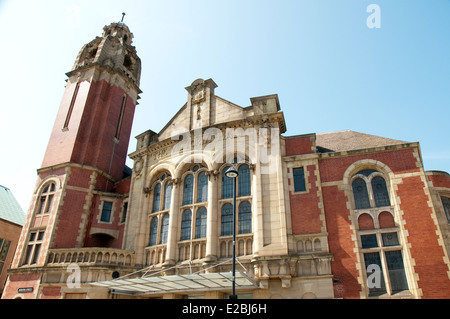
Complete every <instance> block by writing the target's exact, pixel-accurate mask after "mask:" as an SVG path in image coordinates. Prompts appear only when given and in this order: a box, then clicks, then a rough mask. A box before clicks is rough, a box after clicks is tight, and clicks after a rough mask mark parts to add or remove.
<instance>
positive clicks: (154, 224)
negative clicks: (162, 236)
mask: <svg viewBox="0 0 450 319" xmlns="http://www.w3.org/2000/svg"><path fill="white" fill-rule="evenodd" d="M157 235H158V217H153V219H152V221H151V223H150V240H149V245H150V246H154V245H156V238H157Z"/></svg>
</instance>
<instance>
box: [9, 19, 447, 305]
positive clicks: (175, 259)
mask: <svg viewBox="0 0 450 319" xmlns="http://www.w3.org/2000/svg"><path fill="white" fill-rule="evenodd" d="M131 39H132V34H131V33H130V32H129V30H128V27H126V26H125V25H124V24H120V23H119V24H112V25H110V26H108V27H105V32H104V34H103V37H101V38H96V39H95V40H93V41H92V42H90V43H89V44H87V45H86V46H84V47H83V48H82V50H81V51H80V54H79V55H78V57H77V60H76V62H75V64H74V69H73V70H72V71H71V72H69V73H68V76H69V80H68V85H67V87H66V91H65V93H64V96H63V101H62V103H61V107H60V110H59V113H58V116H57V120H56V122H55V128H54V130H53V133H52V137H51V138H50V141H49V146H48V149H47V152H46V154H45V158H44V161H43V165H42V167H41V168H40V169H39V170H38V174H39V176H38V181H37V184H36V185H37V186H36V190H35V193H34V195H33V198H32V200H31V205H30V209H29V212H28V216H27V220H26V222H25V225H24V230H23V232H22V235H21V238H20V240H19V245H18V250H17V254H16V256H15V259H14V262H13V265H12V269H11V270H10V271H9V279H8V282H7V285H6V288H5V293H4V295H3V298H111V296H112V295H113V296H114V297H115V298H130V297H132V298H166V299H173V298H185V297H187V298H190V297H198V296H203V297H204V298H224V297H226V296H228V294H229V293H230V289H229V288H224V287H223V286H220V285H214V284H213V283H212V282H209V283H208V284H210V286H208V284H205V286H204V289H200V288H196V289H189V288H185V289H180V288H179V287H178V288H174V287H173V286H172V288H171V286H170V283H169V281H170V280H175V279H179V278H187V277H188V276H189V275H191V274H196V273H202V274H203V273H205V274H214V273H217V274H227V273H229V272H230V270H231V267H232V258H231V256H232V247H233V237H232V230H233V224H232V223H231V221H232V215H233V214H232V211H233V209H235V210H236V226H235V227H236V228H235V231H236V233H237V235H236V255H237V269H238V270H239V271H240V272H242V273H244V274H245V276H247V277H248V278H249V282H251V285H250V286H246V287H245V288H243V289H239V290H238V291H237V293H238V295H241V296H243V297H247V298H248V297H252V298H267V299H269V298H272V299H278V298H283V299H290V298H449V297H450V294H449V291H450V289H449V288H450V277H449V276H450V268H449V267H450V265H449V259H448V253H449V250H448V249H449V247H450V246H449V244H450V242H449V220H450V217H449V215H450V213H449V209H450V208H449V207H448V204H447V203H448V201H449V200H448V198H450V175H448V174H447V173H444V172H425V171H424V169H423V163H422V158H421V153H420V146H419V144H418V143H415V142H414V143H410V142H405V141H399V140H394V139H389V138H383V137H378V136H373V135H367V134H362V133H357V132H353V131H342V132H332V133H326V134H305V135H298V136H286V135H285V133H286V124H285V121H284V113H283V112H282V111H281V106H280V102H279V99H278V96H277V95H276V94H274V95H267V96H261V97H255V98H251V99H250V106H247V107H241V106H238V105H236V104H234V103H232V102H229V101H227V100H225V99H223V98H221V97H219V96H217V95H216V93H215V90H216V88H217V87H218V86H217V84H216V83H215V82H214V81H213V80H212V79H208V80H204V79H197V80H195V81H194V82H193V83H192V84H191V85H190V86H188V87H186V91H187V101H186V103H185V104H184V105H183V106H182V107H181V109H180V110H179V111H178V112H177V114H175V115H174V117H173V118H172V119H171V120H170V121H169V122H168V123H167V124H166V125H165V126H164V128H163V129H162V130H161V131H160V132H159V133H155V132H153V131H152V130H148V131H146V132H143V133H142V134H140V135H138V136H137V137H136V150H135V151H133V152H132V153H131V154H129V156H130V158H131V159H133V161H134V166H133V168H132V171H131V172H128V173H127V174H125V175H124V174H123V172H124V169H125V171H127V169H126V167H125V156H126V154H125V153H124V150H125V151H126V148H127V146H128V140H129V135H130V128H131V123H132V118H133V114H134V107H135V105H136V101H137V99H138V98H139V96H138V94H139V93H140V90H139V88H138V86H139V77H140V60H139V58H138V57H137V55H136V52H135V49H134V47H132V46H131ZM74 96H75V97H76V98H74ZM100 118H101V119H103V122H102V123H101V125H93V124H94V123H96V122H95V119H100ZM231 166H234V167H235V168H236V169H237V170H238V173H239V175H238V177H237V178H236V184H235V185H236V193H235V195H236V205H235V207H234V206H233V180H232V179H229V178H227V177H225V172H226V170H227V169H228V168H229V167H231ZM47 207H49V208H48V209H47ZM230 212H231V213H230ZM33 234H34V235H33ZM38 247H39V248H38ZM149 274H150V275H151V276H159V277H158V278H159V279H161V282H163V283H162V284H161V285H162V286H160V288H158V289H157V288H155V289H152V290H146V291H145V287H147V288H148V286H145V285H146V283H147V284H148V282H146V279H145V278H147V277H145V276H148V275H149ZM183 276H185V277H183ZM112 279H114V280H112ZM127 279H138V280H141V284H137V285H135V286H129V287H128V288H127V289H128V290H126V291H123V290H121V289H119V288H120V287H124V286H123V283H126V282H127ZM164 283H165V284H164ZM102 284H103V285H104V286H102ZM115 284H117V286H114V285H115ZM192 284H194V282H192ZM105 285H109V286H108V287H109V288H105ZM164 285H165V286H164ZM196 285H198V283H196ZM161 287H165V288H161ZM23 288H30V289H23ZM111 288H112V289H111Z"/></svg>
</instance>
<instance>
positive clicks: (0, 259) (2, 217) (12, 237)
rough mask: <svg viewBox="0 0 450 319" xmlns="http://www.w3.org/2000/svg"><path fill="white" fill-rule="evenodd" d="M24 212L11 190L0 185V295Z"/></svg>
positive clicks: (17, 239)
mask: <svg viewBox="0 0 450 319" xmlns="http://www.w3.org/2000/svg"><path fill="white" fill-rule="evenodd" d="M24 219H25V213H24V212H23V210H22V207H20V205H19V203H18V202H17V200H16V198H15V197H14V195H13V193H12V192H11V190H10V189H9V188H7V187H4V186H2V185H0V296H1V295H2V293H3V288H4V286H5V282H6V278H7V270H8V269H9V267H10V265H11V263H12V261H13V257H14V252H15V250H16V247H17V243H18V241H19V236H20V232H21V231H22V225H23V222H24Z"/></svg>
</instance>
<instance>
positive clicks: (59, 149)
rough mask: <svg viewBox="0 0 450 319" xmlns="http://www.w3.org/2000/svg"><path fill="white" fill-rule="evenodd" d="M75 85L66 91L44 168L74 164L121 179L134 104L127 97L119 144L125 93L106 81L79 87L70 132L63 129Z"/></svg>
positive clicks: (48, 147)
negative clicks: (88, 166) (117, 129)
mask: <svg viewBox="0 0 450 319" xmlns="http://www.w3.org/2000/svg"><path fill="white" fill-rule="evenodd" d="M74 85H75V84H71V87H68V88H67V90H66V91H65V92H64V96H63V99H62V102H61V106H60V108H59V111H58V114H57V117H56V120H55V124H54V127H53V131H52V134H51V137H50V141H49V143H48V146H47V151H46V153H45V156H44V160H43V162H42V167H47V166H51V165H56V164H61V163H66V162H69V161H70V162H74V163H79V164H85V165H90V166H94V167H97V168H99V169H101V170H103V171H104V172H107V173H108V172H109V170H110V162H111V157H113V164H112V167H111V171H110V175H111V176H113V177H114V179H116V180H120V179H121V178H122V172H123V168H124V165H125V161H126V157H127V150H128V143H129V139H130V133H131V126H132V122H133V116H134V110H135V104H134V101H133V100H132V99H131V98H130V97H127V103H126V107H125V112H124V115H123V119H122V124H121V131H120V136H119V143H118V144H116V145H115V142H114V136H115V133H116V127H117V123H118V119H119V114H120V110H121V106H122V98H123V96H124V90H123V89H121V88H119V87H117V86H112V85H110V84H108V83H107V82H106V81H104V80H102V81H98V82H92V83H89V82H87V81H84V82H82V83H81V84H80V89H79V91H78V94H77V99H76V103H75V105H74V108H73V112H72V116H71V118H70V123H69V128H68V130H63V126H64V122H65V119H66V116H67V112H68V109H69V105H70V101H71V99H72V95H73V88H74Z"/></svg>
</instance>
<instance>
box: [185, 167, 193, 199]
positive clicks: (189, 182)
mask: <svg viewBox="0 0 450 319" xmlns="http://www.w3.org/2000/svg"><path fill="white" fill-rule="evenodd" d="M193 193H194V175H192V174H189V175H187V176H186V177H185V178H184V191H183V205H189V204H192V196H193Z"/></svg>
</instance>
